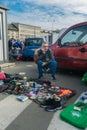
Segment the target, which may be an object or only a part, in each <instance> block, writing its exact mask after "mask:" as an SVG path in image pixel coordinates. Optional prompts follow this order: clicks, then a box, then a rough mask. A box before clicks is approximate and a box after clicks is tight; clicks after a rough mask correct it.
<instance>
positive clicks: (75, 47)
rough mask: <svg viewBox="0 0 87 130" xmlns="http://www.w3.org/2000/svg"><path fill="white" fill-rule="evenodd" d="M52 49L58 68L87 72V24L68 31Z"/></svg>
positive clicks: (73, 27) (81, 24)
mask: <svg viewBox="0 0 87 130" xmlns="http://www.w3.org/2000/svg"><path fill="white" fill-rule="evenodd" d="M50 49H51V50H52V51H53V53H54V57H55V59H56V61H57V62H58V68H66V69H75V70H83V71H87V22H83V23H78V24H76V25H73V26H71V27H69V28H68V29H66V30H65V32H63V34H62V35H60V37H59V38H58V40H57V41H56V42H55V43H54V44H52V45H50Z"/></svg>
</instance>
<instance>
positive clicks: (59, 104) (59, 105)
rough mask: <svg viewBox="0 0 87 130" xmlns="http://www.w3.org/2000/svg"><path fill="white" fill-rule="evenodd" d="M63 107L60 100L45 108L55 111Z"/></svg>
mask: <svg viewBox="0 0 87 130" xmlns="http://www.w3.org/2000/svg"><path fill="white" fill-rule="evenodd" d="M62 108H63V107H62V105H61V103H60V101H54V102H53V104H51V105H50V106H48V107H46V108H45V110H46V111H48V112H55V111H57V110H61V109H62Z"/></svg>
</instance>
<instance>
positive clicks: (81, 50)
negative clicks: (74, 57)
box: [79, 47, 87, 52]
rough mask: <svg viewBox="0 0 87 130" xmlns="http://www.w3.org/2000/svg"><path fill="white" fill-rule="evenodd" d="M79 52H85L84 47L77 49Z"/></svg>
mask: <svg viewBox="0 0 87 130" xmlns="http://www.w3.org/2000/svg"><path fill="white" fill-rule="evenodd" d="M79 51H80V52H87V49H85V48H84V47H83V48H81V49H79Z"/></svg>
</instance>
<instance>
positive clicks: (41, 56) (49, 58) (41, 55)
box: [38, 49, 54, 63]
mask: <svg viewBox="0 0 87 130" xmlns="http://www.w3.org/2000/svg"><path fill="white" fill-rule="evenodd" d="M38 60H42V61H43V62H48V63H50V62H51V61H52V60H54V56H53V53H52V51H51V50H50V49H48V50H47V51H46V53H45V54H44V53H43V51H42V50H41V49H40V50H39V51H38Z"/></svg>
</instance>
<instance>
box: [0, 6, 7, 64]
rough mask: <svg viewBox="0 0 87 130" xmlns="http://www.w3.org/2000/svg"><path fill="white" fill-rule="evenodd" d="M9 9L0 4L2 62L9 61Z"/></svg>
mask: <svg viewBox="0 0 87 130" xmlns="http://www.w3.org/2000/svg"><path fill="white" fill-rule="evenodd" d="M7 10H8V8H7V7H4V6H2V5H0V64H1V63H4V62H7V61H8V44H7V41H8V38H7Z"/></svg>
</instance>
